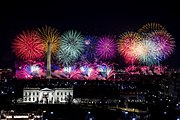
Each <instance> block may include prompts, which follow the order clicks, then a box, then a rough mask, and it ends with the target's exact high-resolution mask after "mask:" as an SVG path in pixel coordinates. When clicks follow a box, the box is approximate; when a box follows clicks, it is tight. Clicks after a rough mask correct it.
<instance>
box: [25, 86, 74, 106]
mask: <svg viewBox="0 0 180 120" xmlns="http://www.w3.org/2000/svg"><path fill="white" fill-rule="evenodd" d="M71 98H73V88H53V89H49V88H43V89H40V88H24V89H23V103H37V104H60V103H65V102H68V100H69V99H71Z"/></svg>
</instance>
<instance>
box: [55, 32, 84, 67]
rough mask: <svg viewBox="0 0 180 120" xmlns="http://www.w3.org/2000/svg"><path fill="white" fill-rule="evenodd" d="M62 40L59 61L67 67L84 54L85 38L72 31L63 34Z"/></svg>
mask: <svg viewBox="0 0 180 120" xmlns="http://www.w3.org/2000/svg"><path fill="white" fill-rule="evenodd" d="M61 40H62V43H61V50H60V51H59V53H58V58H59V61H60V62H61V63H63V64H65V65H69V64H70V63H71V64H72V62H74V61H75V60H77V59H78V57H80V55H81V54H82V53H83V52H84V42H83V40H84V38H83V36H82V35H81V34H80V32H77V31H73V30H70V31H67V32H65V33H63V34H62V39H61Z"/></svg>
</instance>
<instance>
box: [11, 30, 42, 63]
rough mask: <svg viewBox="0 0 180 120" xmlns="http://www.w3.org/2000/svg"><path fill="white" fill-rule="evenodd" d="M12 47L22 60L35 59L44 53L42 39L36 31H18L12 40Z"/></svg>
mask: <svg viewBox="0 0 180 120" xmlns="http://www.w3.org/2000/svg"><path fill="white" fill-rule="evenodd" d="M12 49H13V52H14V53H15V55H16V56H17V57H19V58H20V59H22V60H37V59H40V58H42V57H43V55H44V45H43V41H42V39H41V38H40V37H39V36H38V34H37V32H36V31H27V32H24V31H23V32H22V33H20V34H19V35H18V36H17V37H16V38H15V40H14V41H13V43H12Z"/></svg>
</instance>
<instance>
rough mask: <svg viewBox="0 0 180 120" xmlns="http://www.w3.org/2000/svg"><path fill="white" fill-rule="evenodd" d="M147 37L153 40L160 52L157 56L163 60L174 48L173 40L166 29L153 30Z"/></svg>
mask: <svg viewBox="0 0 180 120" xmlns="http://www.w3.org/2000/svg"><path fill="white" fill-rule="evenodd" d="M148 38H149V39H150V40H151V41H153V42H154V43H155V44H156V45H157V48H158V51H159V52H160V55H159V57H160V58H161V59H162V60H164V59H166V58H167V57H168V56H169V55H171V54H172V53H173V52H174V50H175V41H174V39H173V38H172V36H171V35H170V34H169V33H168V32H167V31H163V30H161V31H155V32H152V33H151V34H149V35H148Z"/></svg>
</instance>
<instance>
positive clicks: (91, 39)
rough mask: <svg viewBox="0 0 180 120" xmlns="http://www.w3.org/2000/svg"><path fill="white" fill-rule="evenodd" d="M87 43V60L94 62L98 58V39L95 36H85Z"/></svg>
mask: <svg viewBox="0 0 180 120" xmlns="http://www.w3.org/2000/svg"><path fill="white" fill-rule="evenodd" d="M84 42H85V53H84V54H85V59H87V60H88V61H89V62H94V59H95V57H96V54H95V49H94V48H95V46H96V43H97V37H95V36H85V37H84Z"/></svg>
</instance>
